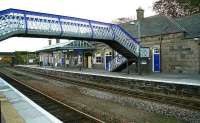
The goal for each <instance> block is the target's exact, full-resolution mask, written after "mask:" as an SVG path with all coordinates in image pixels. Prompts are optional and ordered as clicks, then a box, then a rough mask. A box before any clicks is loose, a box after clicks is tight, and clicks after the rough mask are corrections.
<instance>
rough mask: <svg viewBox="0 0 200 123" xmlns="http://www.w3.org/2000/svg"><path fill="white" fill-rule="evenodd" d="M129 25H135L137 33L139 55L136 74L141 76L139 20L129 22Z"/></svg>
mask: <svg viewBox="0 0 200 123" xmlns="http://www.w3.org/2000/svg"><path fill="white" fill-rule="evenodd" d="M130 24H131V25H137V32H138V45H139V54H138V65H137V71H138V74H139V75H141V74H142V72H141V58H140V43H141V30H140V20H138V21H137V22H136V23H135V22H134V21H132V22H130Z"/></svg>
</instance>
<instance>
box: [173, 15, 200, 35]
mask: <svg viewBox="0 0 200 123" xmlns="http://www.w3.org/2000/svg"><path fill="white" fill-rule="evenodd" d="M175 21H176V22H177V23H179V24H180V25H181V26H182V27H184V28H185V29H186V31H187V33H186V38H195V37H200V14H195V15H192V16H186V17H182V18H177V19H175Z"/></svg>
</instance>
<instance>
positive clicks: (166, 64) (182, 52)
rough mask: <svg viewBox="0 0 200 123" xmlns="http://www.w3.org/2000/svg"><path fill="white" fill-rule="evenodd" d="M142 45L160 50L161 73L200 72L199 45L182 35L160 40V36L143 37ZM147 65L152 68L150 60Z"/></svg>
mask: <svg viewBox="0 0 200 123" xmlns="http://www.w3.org/2000/svg"><path fill="white" fill-rule="evenodd" d="M142 44H143V45H144V46H146V47H150V48H151V49H153V48H155V47H157V48H158V49H161V50H160V51H161V71H162V72H167V73H170V72H174V73H191V74H192V73H199V71H200V43H199V42H198V41H195V40H193V39H186V38H184V34H183V33H176V34H169V35H164V36H162V40H161V36H153V37H145V38H142ZM160 47H161V48H160ZM151 55H152V52H151ZM151 58H152V57H151ZM149 65H150V66H152V59H151V60H150V64H149Z"/></svg>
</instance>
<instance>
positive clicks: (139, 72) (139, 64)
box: [137, 20, 142, 75]
mask: <svg viewBox="0 0 200 123" xmlns="http://www.w3.org/2000/svg"><path fill="white" fill-rule="evenodd" d="M137 27H138V44H139V55H138V74H139V75H141V74H142V72H141V57H140V55H141V54H140V45H141V32H140V20H138V22H137Z"/></svg>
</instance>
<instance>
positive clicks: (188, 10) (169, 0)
mask: <svg viewBox="0 0 200 123" xmlns="http://www.w3.org/2000/svg"><path fill="white" fill-rule="evenodd" d="M153 10H154V11H155V12H156V13H159V14H162V15H167V16H171V17H182V16H187V15H192V14H196V13H200V0H158V1H156V2H155V3H154V5H153Z"/></svg>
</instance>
